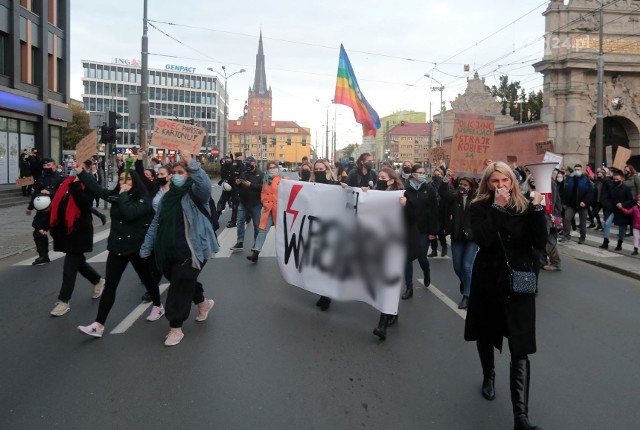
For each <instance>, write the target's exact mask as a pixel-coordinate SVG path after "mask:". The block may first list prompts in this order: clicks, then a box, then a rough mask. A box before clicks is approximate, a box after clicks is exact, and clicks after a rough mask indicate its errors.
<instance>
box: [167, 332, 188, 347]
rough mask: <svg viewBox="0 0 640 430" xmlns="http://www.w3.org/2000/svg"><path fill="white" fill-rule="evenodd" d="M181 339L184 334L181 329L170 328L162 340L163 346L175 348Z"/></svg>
mask: <svg viewBox="0 0 640 430" xmlns="http://www.w3.org/2000/svg"><path fill="white" fill-rule="evenodd" d="M183 337H184V333H183V332H182V329H181V328H172V329H171V330H169V333H168V334H167V336H166V338H165V340H164V346H175V345H177V344H179V343H180V341H181V340H182V338H183Z"/></svg>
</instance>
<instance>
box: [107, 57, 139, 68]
mask: <svg viewBox="0 0 640 430" xmlns="http://www.w3.org/2000/svg"><path fill="white" fill-rule="evenodd" d="M111 62H112V63H113V64H121V65H123V66H133V67H140V60H136V59H133V60H129V59H128V58H116V57H114V58H112V59H111Z"/></svg>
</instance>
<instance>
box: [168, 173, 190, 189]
mask: <svg viewBox="0 0 640 430" xmlns="http://www.w3.org/2000/svg"><path fill="white" fill-rule="evenodd" d="M186 181H187V179H186V178H185V177H184V175H173V176H172V177H171V183H172V184H173V185H175V186H176V187H181V186H183V185H184V183H185V182H186Z"/></svg>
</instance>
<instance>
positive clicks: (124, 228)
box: [78, 164, 164, 338]
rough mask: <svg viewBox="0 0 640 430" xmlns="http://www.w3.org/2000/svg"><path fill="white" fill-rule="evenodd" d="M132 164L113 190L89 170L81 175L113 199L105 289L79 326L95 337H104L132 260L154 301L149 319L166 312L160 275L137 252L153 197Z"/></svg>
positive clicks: (96, 190)
mask: <svg viewBox="0 0 640 430" xmlns="http://www.w3.org/2000/svg"><path fill="white" fill-rule="evenodd" d="M130 167H131V164H127V168H126V169H125V171H124V172H123V173H121V174H120V176H119V178H118V185H116V187H115V188H114V189H113V190H109V189H106V188H102V187H101V186H100V184H98V183H97V182H96V181H95V180H94V179H93V176H91V174H90V173H87V172H84V171H83V172H81V173H80V174H79V175H78V178H79V179H80V181H81V182H82V183H83V184H84V185H85V186H86V187H87V189H89V190H90V191H91V192H92V193H93V194H94V195H96V196H99V197H100V198H102V199H105V200H106V201H107V202H109V203H111V209H110V211H109V214H110V216H111V230H110V232H109V238H108V239H107V250H108V251H109V254H108V255H107V268H106V276H105V278H106V282H105V287H104V293H103V294H102V297H101V298H100V305H99V307H98V314H97V316H96V319H95V321H94V322H93V323H91V324H89V325H87V326H78V330H80V331H81V332H83V333H85V334H87V335H89V336H93V337H98V338H99V337H102V334H103V333H104V325H105V322H106V320H107V317H108V316H109V312H110V311H111V308H112V307H113V304H114V302H115V300H116V290H117V288H118V285H119V284H120V279H122V274H123V273H124V271H125V269H126V268H127V266H128V265H129V263H131V265H132V266H133V269H134V270H135V271H136V273H137V274H138V276H139V277H140V280H141V281H142V283H143V284H144V286H145V288H146V289H147V292H148V293H149V295H150V296H151V300H152V302H153V307H152V308H151V312H150V313H149V315H148V316H147V321H157V320H158V319H160V317H162V315H164V308H163V307H162V303H161V301H160V290H159V287H158V283H159V279H156V278H154V277H152V275H151V269H150V266H149V261H148V260H144V259H143V258H141V257H140V256H139V255H138V250H139V249H140V246H141V245H142V242H143V241H144V238H145V234H146V232H147V225H148V223H149V220H150V219H151V216H152V215H153V213H152V211H151V197H150V196H149V193H148V191H147V188H146V186H145V181H146V179H142V177H141V176H140V175H139V174H138V172H136V171H135V170H130Z"/></svg>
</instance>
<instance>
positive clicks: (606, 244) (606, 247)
mask: <svg viewBox="0 0 640 430" xmlns="http://www.w3.org/2000/svg"><path fill="white" fill-rule="evenodd" d="M598 248H600V249H609V239H605V240H604V242H602V245H600V246H599V247H598Z"/></svg>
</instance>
